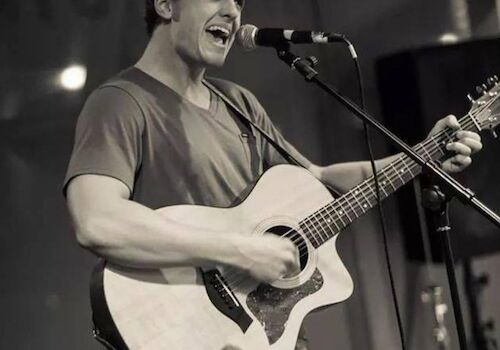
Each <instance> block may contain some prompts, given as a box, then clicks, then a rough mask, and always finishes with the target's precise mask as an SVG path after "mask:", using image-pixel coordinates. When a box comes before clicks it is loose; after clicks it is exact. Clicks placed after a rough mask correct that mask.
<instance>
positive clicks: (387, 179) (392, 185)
mask: <svg viewBox="0 0 500 350" xmlns="http://www.w3.org/2000/svg"><path fill="white" fill-rule="evenodd" d="M387 170H388V169H387V168H384V169H382V170H381V171H380V173H384V174H383V176H384V177H385V180H384V181H383V182H382V184H383V187H385V184H386V183H387V181H389V184H390V185H391V187H392V188H393V189H394V191H396V190H397V187H396V186H394V184H393V183H392V180H391V179H390V178H389V177H388V176H387V174H385V172H387ZM384 192H385V191H384ZM386 196H388V195H387V193H386Z"/></svg>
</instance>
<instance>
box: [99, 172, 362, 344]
mask: <svg viewBox="0 0 500 350" xmlns="http://www.w3.org/2000/svg"><path fill="white" fill-rule="evenodd" d="M332 200H333V197H332V195H331V194H330V192H329V191H328V190H327V189H326V188H325V187H324V186H323V185H322V184H321V183H320V182H319V181H318V180H316V179H315V178H314V177H313V176H312V175H311V174H310V173H309V172H308V171H306V170H305V169H302V168H298V167H294V166H290V165H280V166H276V167H273V168H271V169H270V170H269V171H267V172H266V173H265V174H263V176H262V177H261V178H260V179H259V181H258V182H257V184H256V186H255V187H254V188H253V190H252V192H251V193H250V194H249V195H248V197H247V198H246V199H245V200H244V201H243V202H242V203H241V204H239V205H238V206H235V207H232V208H227V209H226V208H224V209H222V208H211V207H203V206H192V205H180V206H171V207H166V208H162V209H159V210H158V212H159V213H160V214H161V215H164V216H165V217H167V218H169V219H172V220H176V221H179V222H186V223H188V224H189V225H191V226H193V227H196V228H198V229H206V230H207V231H221V232H232V233H234V234H249V235H250V234H253V235H262V234H273V233H269V231H273V232H274V234H278V233H279V232H283V229H285V230H289V229H294V230H296V231H297V233H298V234H299V235H300V239H301V241H300V245H302V246H306V247H307V248H301V249H307V254H306V256H305V257H304V258H303V261H301V265H302V266H301V272H300V273H298V274H297V275H295V276H287V277H286V278H283V279H281V280H279V281H277V282H275V283H273V285H266V284H259V283H257V282H256V281H254V280H252V279H250V278H248V276H247V278H246V281H245V283H243V284H241V285H240V286H238V287H234V288H231V291H232V293H233V294H232V296H231V299H230V300H233V298H235V299H236V304H237V306H239V309H240V312H241V314H240V315H239V316H238V315H237V316H235V317H233V319H232V318H231V317H228V316H227V315H225V314H224V313H223V312H221V309H220V308H217V307H216V305H215V304H216V303H217V302H215V303H214V299H213V298H211V297H210V296H209V293H207V284H208V283H209V282H208V279H207V278H206V276H205V272H203V271H202V270H201V269H198V268H193V267H182V268H168V269H162V270H135V269H127V268H123V267H119V266H114V265H111V264H106V265H103V269H101V270H99V271H98V272H97V274H95V275H94V283H93V284H92V308H93V311H94V318H95V321H96V324H97V325H98V327H99V328H100V329H101V331H103V330H105V333H107V335H109V334H111V333H113V336H112V337H111V338H109V337H108V338H107V339H119V341H118V342H114V344H115V345H114V346H115V347H117V348H122V347H123V348H125V347H127V348H129V349H131V350H136V349H141V350H158V349H207V350H221V349H242V350H246V349H258V350H263V349H273V350H293V349H294V348H295V343H296V341H297V335H298V332H299V329H300V326H301V323H302V321H303V319H304V318H305V316H306V315H307V314H308V313H309V312H311V311H312V310H314V309H317V308H319V307H322V306H325V305H330V304H334V303H338V302H340V301H343V300H345V299H347V298H348V297H349V296H350V295H351V293H352V291H353V282H352V279H351V277H350V276H349V274H348V272H347V270H346V269H345V267H344V265H343V263H342V262H341V260H340V258H339V256H338V254H337V252H336V247H335V238H332V239H330V240H329V241H328V242H326V243H325V244H322V245H321V246H319V247H317V248H314V247H313V244H312V242H310V241H309V239H307V237H306V235H305V234H304V233H303V231H302V230H301V227H300V225H299V222H301V221H302V220H304V219H306V218H307V217H308V216H309V215H310V214H311V213H313V212H315V211H317V210H318V209H320V208H322V207H323V206H325V205H326V204H328V203H330V202H331V201H332ZM280 230H281V231H280ZM275 231H277V232H275ZM207 234H209V233H207ZM303 252H304V251H301V254H302V253H303ZM219 271H220V272H221V276H223V277H225V282H227V284H225V286H230V285H231V280H232V279H233V278H232V276H231V272H234V271H227V270H224V268H220V269H219ZM240 276H241V275H240ZM224 295H225V296H227V294H224ZM219 306H220V305H219ZM245 320H246V321H245ZM120 341H123V343H124V344H126V346H124V345H123V343H121V345H120ZM111 342H112V343H113V341H111Z"/></svg>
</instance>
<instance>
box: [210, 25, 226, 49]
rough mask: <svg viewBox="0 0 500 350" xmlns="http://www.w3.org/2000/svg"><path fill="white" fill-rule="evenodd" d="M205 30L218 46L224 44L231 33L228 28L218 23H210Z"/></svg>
mask: <svg viewBox="0 0 500 350" xmlns="http://www.w3.org/2000/svg"><path fill="white" fill-rule="evenodd" d="M206 32H207V33H208V34H209V35H210V36H212V38H213V39H214V41H215V43H216V44H218V45H220V46H225V45H226V43H227V41H228V40H229V37H230V35H231V32H230V31H229V29H227V28H224V27H221V26H218V25H211V26H210V27H208V28H207V30H206Z"/></svg>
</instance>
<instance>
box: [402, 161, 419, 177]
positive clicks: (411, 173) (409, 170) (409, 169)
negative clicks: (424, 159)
mask: <svg viewBox="0 0 500 350" xmlns="http://www.w3.org/2000/svg"><path fill="white" fill-rule="evenodd" d="M403 158H406V157H403ZM410 163H412V162H410ZM403 164H404V165H405V166H406V169H407V170H408V172H409V173H410V175H411V177H412V178H414V177H415V176H416V175H415V174H413V172H412V171H411V168H410V167H409V166H408V164H407V163H406V159H404V160H403Z"/></svg>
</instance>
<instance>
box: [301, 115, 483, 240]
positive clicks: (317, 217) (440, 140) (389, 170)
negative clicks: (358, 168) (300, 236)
mask: <svg viewBox="0 0 500 350" xmlns="http://www.w3.org/2000/svg"><path fill="white" fill-rule="evenodd" d="M459 122H460V125H461V126H462V130H471V131H472V130H474V131H480V130H481V129H480V127H479V124H478V122H477V120H476V119H475V118H474V116H473V115H471V114H468V115H467V116H465V117H464V118H462V119H461V120H460V121H459ZM455 134H456V131H453V130H452V129H449V128H448V129H445V130H443V131H441V132H440V133H438V134H436V135H434V136H432V137H430V138H428V139H427V140H426V141H424V142H422V143H419V144H418V145H416V146H415V147H413V150H414V151H416V152H417V153H418V154H419V155H420V156H421V157H422V158H423V159H425V160H426V161H436V160H439V159H441V158H442V157H443V156H444V155H445V154H446V145H447V144H448V143H449V142H453V141H455V140H456V135H455ZM421 172H422V168H421V166H420V165H418V164H417V163H415V162H414V161H413V160H412V159H411V158H409V157H408V156H407V155H402V156H400V157H398V158H397V159H396V160H395V161H393V162H391V163H390V164H389V165H387V166H386V167H385V168H383V169H382V170H380V171H379V172H377V176H378V181H379V189H380V198H381V199H385V198H387V197H389V196H390V195H391V194H393V193H394V192H396V191H397V190H398V189H399V188H401V187H402V186H404V185H405V184H407V183H408V182H410V181H411V180H413V179H414V178H415V177H417V176H418V175H419V174H420V173H421ZM376 191H377V190H376V186H375V178H374V176H372V177H370V178H368V179H366V180H365V181H363V182H362V183H360V184H359V185H357V186H356V187H354V188H353V189H351V190H350V191H349V192H347V193H345V194H344V195H342V196H341V197H338V198H336V199H335V200H334V201H332V202H330V203H329V204H327V205H326V206H324V207H322V208H320V209H318V210H317V211H316V212H314V213H313V214H311V215H310V216H309V217H307V218H306V219H304V220H303V221H302V222H301V223H300V225H301V228H302V230H303V231H304V232H305V234H306V235H307V236H308V238H309V240H310V241H311V243H312V244H313V246H315V247H316V248H317V247H319V246H321V245H322V244H323V243H325V242H327V241H328V240H330V239H331V238H332V237H334V236H336V235H337V234H338V233H339V232H340V231H342V230H343V229H344V228H345V227H347V226H348V225H350V224H351V223H352V222H353V221H354V220H356V219H358V218H359V217H361V216H362V215H364V214H365V213H367V212H368V211H369V210H370V209H372V208H373V207H375V206H376V205H377V203H378V200H377V193H376Z"/></svg>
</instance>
